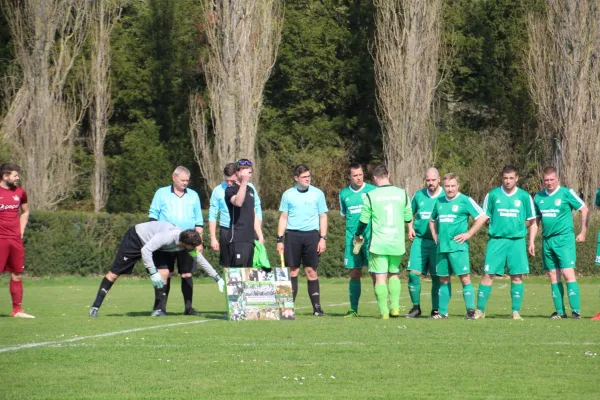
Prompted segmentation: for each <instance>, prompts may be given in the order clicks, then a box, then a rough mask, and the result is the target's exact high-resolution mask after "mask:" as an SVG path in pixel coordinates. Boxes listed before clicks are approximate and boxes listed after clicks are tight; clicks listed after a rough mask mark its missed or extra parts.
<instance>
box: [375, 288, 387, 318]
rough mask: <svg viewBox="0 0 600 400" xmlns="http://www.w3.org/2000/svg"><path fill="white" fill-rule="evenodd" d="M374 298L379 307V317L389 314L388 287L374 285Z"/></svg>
mask: <svg viewBox="0 0 600 400" xmlns="http://www.w3.org/2000/svg"><path fill="white" fill-rule="evenodd" d="M375 298H376V299H377V305H378V306H379V312H380V313H381V315H385V314H389V313H390V309H389V308H388V287H387V285H386V284H385V283H381V284H379V285H375Z"/></svg>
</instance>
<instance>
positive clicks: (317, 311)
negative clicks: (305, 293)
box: [313, 304, 325, 317]
mask: <svg viewBox="0 0 600 400" xmlns="http://www.w3.org/2000/svg"><path fill="white" fill-rule="evenodd" d="M313 315H314V316H315V317H324V316H325V311H323V309H322V308H321V305H320V304H317V305H316V306H315V307H314V308H313Z"/></svg>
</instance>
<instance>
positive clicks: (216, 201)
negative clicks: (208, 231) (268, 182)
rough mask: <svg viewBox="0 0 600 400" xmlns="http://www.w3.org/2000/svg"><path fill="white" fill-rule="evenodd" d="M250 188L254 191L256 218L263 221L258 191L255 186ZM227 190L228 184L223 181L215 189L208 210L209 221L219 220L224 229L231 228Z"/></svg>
mask: <svg viewBox="0 0 600 400" xmlns="http://www.w3.org/2000/svg"><path fill="white" fill-rule="evenodd" d="M248 186H249V187H251V188H252V190H254V211H255V212H256V218H258V220H259V221H262V208H261V206H260V198H259V197H258V191H257V190H256V188H255V187H254V185H253V184H251V183H248ZM225 189H227V182H225V181H223V182H222V183H221V184H220V185H219V186H217V187H215V188H214V189H213V191H212V193H211V195H210V207H209V208H208V221H209V222H216V221H217V218H218V219H219V225H220V226H221V227H223V228H229V221H230V218H229V209H228V208H227V204H225Z"/></svg>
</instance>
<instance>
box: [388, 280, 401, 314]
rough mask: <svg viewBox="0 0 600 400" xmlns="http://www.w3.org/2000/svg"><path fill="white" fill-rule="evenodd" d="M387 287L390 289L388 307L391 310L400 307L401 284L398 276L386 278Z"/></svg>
mask: <svg viewBox="0 0 600 400" xmlns="http://www.w3.org/2000/svg"><path fill="white" fill-rule="evenodd" d="M388 289H389V290H390V308H391V309H392V310H399V309H400V292H401V291H402V285H401V283H400V279H399V278H398V277H393V278H390V279H389V280H388Z"/></svg>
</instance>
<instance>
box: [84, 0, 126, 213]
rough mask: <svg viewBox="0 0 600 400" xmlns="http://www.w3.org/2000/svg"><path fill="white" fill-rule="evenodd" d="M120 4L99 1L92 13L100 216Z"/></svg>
mask: <svg viewBox="0 0 600 400" xmlns="http://www.w3.org/2000/svg"><path fill="white" fill-rule="evenodd" d="M121 11H122V8H121V4H120V1H117V0H97V1H96V2H95V3H94V5H93V6H92V9H91V15H92V28H91V39H92V41H91V49H92V52H91V53H92V54H91V73H90V80H91V82H90V83H91V86H92V87H91V92H92V102H91V104H90V109H89V116H90V123H91V133H90V138H89V141H88V147H89V149H90V150H91V152H92V154H93V155H94V170H93V173H92V180H91V193H92V199H93V200H94V211H96V212H98V211H100V210H101V209H102V208H104V206H105V205H106V201H107V200H108V179H107V171H106V160H105V158H104V143H105V141H106V134H107V133H108V120H109V118H110V116H111V114H112V102H111V85H110V75H109V72H110V64H111V55H110V34H111V32H112V30H113V28H114V26H115V24H116V23H117V21H118V20H119V18H120V17H121Z"/></svg>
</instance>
